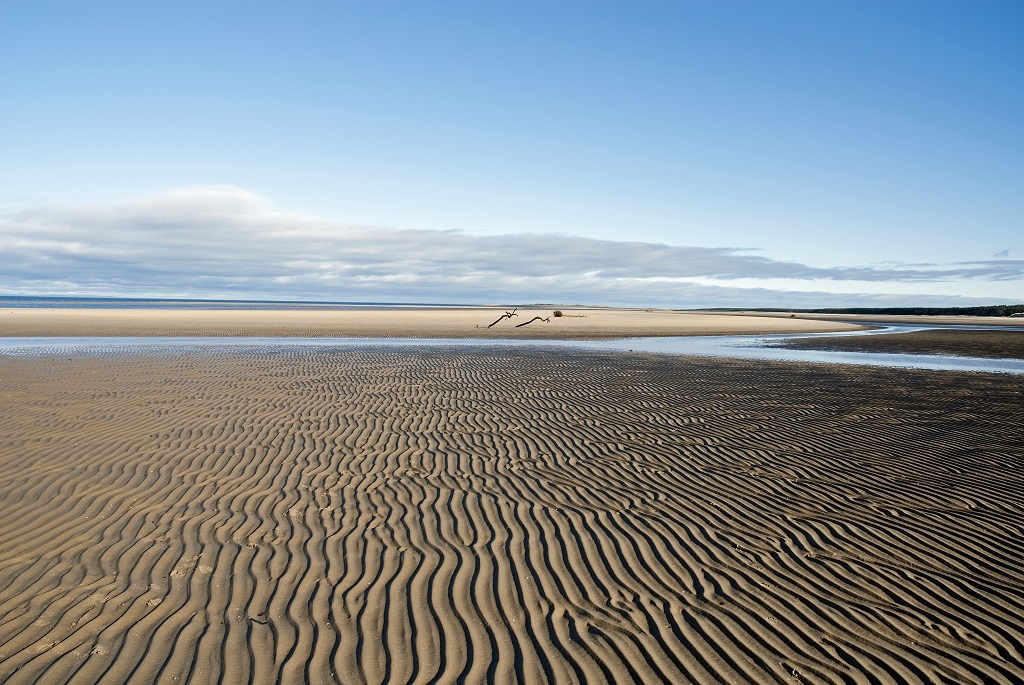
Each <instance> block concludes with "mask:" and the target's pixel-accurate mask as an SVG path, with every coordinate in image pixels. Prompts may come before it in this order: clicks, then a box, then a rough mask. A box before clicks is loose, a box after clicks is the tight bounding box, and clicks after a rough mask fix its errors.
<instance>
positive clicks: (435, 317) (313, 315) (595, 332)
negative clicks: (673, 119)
mask: <svg viewBox="0 0 1024 685" xmlns="http://www.w3.org/2000/svg"><path fill="white" fill-rule="evenodd" d="M510 309H511V308H509V309H505V308H501V309H497V308H492V307H438V308H418V309H399V308H381V309H373V308H365V309H320V310H317V309H222V310H210V309H186V310H183V309H57V308H51V309H45V308H40V309H29V308H25V309H16V308H11V309H3V310H0V337H4V336H12V337H14V336H17V337H22V336H39V337H44V336H62V337H74V336H244V337H316V338H323V337H355V338H363V337H365V338H397V337H406V338H499V339H500V338H530V339H558V338H563V339H564V338H569V339H597V338H622V337H643V336H671V335H733V334H746V333H751V334H759V333H760V334H764V333H813V332H830V331H847V330H857V329H858V328H859V327H858V326H856V325H851V324H844V323H835V322H828V321H808V320H799V319H768V318H764V317H753V316H748V317H724V316H719V315H716V314H699V313H681V312H673V311H669V310H652V311H643V310H630V309H573V310H570V309H565V310H562V311H563V313H564V316H561V317H556V316H553V310H549V309H544V310H542V309H521V310H518V311H517V312H516V316H515V317H513V318H510V319H504V320H502V321H501V322H500V323H497V324H495V325H494V326H492V327H489V326H490V324H492V323H493V322H495V321H496V320H497V319H498V318H499V317H501V316H502V315H503V314H504V312H505V311H510ZM535 317H542V318H543V319H547V321H543V320H538V321H534V322H533V323H528V324H527V325H525V326H521V325H520V324H524V323H526V322H529V321H530V320H531V319H534V318H535Z"/></svg>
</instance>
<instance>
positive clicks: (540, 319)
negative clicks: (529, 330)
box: [516, 316, 551, 328]
mask: <svg viewBox="0 0 1024 685" xmlns="http://www.w3.org/2000/svg"><path fill="white" fill-rule="evenodd" d="M534 321H543V322H544V323H551V319H545V318H544V317H542V316H535V317H533V318H532V319H530V320H529V321H524V322H523V323H521V324H517V325H516V328H522V327H523V326H525V325H526V324H530V323H533V322H534Z"/></svg>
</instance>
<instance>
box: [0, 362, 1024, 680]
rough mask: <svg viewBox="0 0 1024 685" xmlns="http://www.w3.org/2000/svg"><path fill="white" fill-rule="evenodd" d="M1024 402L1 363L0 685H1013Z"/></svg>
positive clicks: (917, 394) (966, 383)
mask: <svg viewBox="0 0 1024 685" xmlns="http://www.w3.org/2000/svg"><path fill="white" fill-rule="evenodd" d="M1022 396H1024V379H1021V378H1017V377H1009V376H1005V377H1004V376H993V375H987V374H962V373H953V372H950V373H935V372H925V371H909V370H891V369H867V368H857V367H840V366H833V365H815V366H811V365H799V364H787V363H781V362H773V363H766V362H744V361H724V360H715V359H698V358H682V357H679V358H672V357H666V356H641V355H630V354H618V353H590V352H583V351H572V350H547V351H545V350H541V349H535V350H527V349H524V350H510V349H508V348H504V349H492V350H488V349H486V348H473V349H468V348H467V349H455V348H443V347H430V348H428V347H424V348H418V349H410V348H404V349H399V348H387V347H379V348H377V347H374V348H359V349H356V348H348V349H344V348H339V349H311V348H296V347H292V348H276V349H275V348H265V349H260V350H249V351H248V352H244V353H243V352H238V351H235V352H223V351H222V352H216V353H214V352H209V353H203V354H196V353H189V354H185V353H177V354H176V353H174V352H173V351H167V352H166V353H161V354H153V355H149V356H118V355H114V354H110V353H103V352H99V351H98V352H96V353H93V354H83V355H81V356H75V357H70V358H69V357H67V356H39V357H2V356H0V426H2V427H3V428H2V431H0V539H2V540H3V543H2V545H0V682H11V683H68V682H75V683H99V682H104V683H121V682H139V683H150V682H196V683H208V682H220V683H229V684H233V683H250V682H254V683H273V682H311V683H332V682H338V683H362V682H366V683H385V682H386V683H406V682H413V683H421V682H422V683H427V682H468V683H477V682H487V681H493V682H499V683H506V682H507V683H512V682H529V683H543V682H557V683H583V682H586V683H605V682H619V683H625V682H637V683H659V682H661V683H687V682H697V683H715V682H723V683H724V682H732V683H775V682H778V683H783V682H814V683H890V682H906V683H925V682H927V683H935V682H950V683H952V682H956V683H968V682H979V683H980V682H993V683H1011V682H1021V681H1022V680H1024V656H1022V654H1024V629H1022V628H1021V622H1020V616H1021V615H1024V561H1022V559H1024V545H1022V543H1021V540H1022V535H1024V504H1022V502H1024V487H1022V482H1024V481H1022V477H1021V475H1020V473H1019V466H1020V459H1021V455H1022V454H1024V437H1022V434H1021V432H1020V431H1019V430H1017V428H1016V427H1018V426H1020V425H1021V423H1022V421H1024V403H1022V402H1021V397H1022Z"/></svg>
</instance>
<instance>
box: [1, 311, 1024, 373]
mask: <svg viewBox="0 0 1024 685" xmlns="http://www.w3.org/2000/svg"><path fill="white" fill-rule="evenodd" d="M865 323H866V324H867V325H877V326H878V328H876V329H873V330H866V331H847V332H842V333H801V334H781V335H706V336H686V337H680V336H673V337H655V338H623V339H613V340H493V339H485V338H196V337H188V338H177V337H174V338H172V337H167V338H161V337H147V338H125V337H116V338H114V337H112V338H100V337H91V338H54V337H47V338H0V355H5V356H18V357H21V356H36V355H51V354H58V355H60V354H86V355H93V354H109V353H117V352H120V353H125V352H134V353H146V352H147V351H157V350H163V351H170V350H181V351H185V350H212V349H220V350H233V349H240V348H267V347H316V348H322V347H367V346H376V347H417V346H430V347H436V346H448V347H477V346H479V347H543V348H552V347H568V348H574V349H589V350H622V351H629V352H646V353H655V354H669V355H682V356H686V355H697V356H702V357H726V358H732V359H764V360H779V361H795V362H822V363H831V364H859V365H864V366H887V367H901V368H912V369H935V370H945V371H987V372H996V373H1014V374H1024V359H986V358H981V357H958V356H952V355H925V354H883V353H874V352H848V351H834V350H807V349H794V348H787V347H782V346H780V343H783V342H785V341H786V340H792V339H796V338H831V337H836V336H844V337H846V336H859V335H879V334H891V333H908V332H911V331H920V330H929V329H932V330H933V329H938V328H942V329H958V330H1001V331H1006V330H1008V329H1007V328H998V327H988V326H914V325H884V324H870V322H865ZM1009 330H1013V329H1009ZM1015 332H1016V333H1017V334H1018V335H1024V329H1021V330H1017V331H1015Z"/></svg>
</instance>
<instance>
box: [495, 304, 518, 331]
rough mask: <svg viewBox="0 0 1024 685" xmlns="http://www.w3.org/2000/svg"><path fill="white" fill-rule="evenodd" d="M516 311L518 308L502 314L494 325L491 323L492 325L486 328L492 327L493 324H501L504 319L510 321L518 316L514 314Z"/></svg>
mask: <svg viewBox="0 0 1024 685" xmlns="http://www.w3.org/2000/svg"><path fill="white" fill-rule="evenodd" d="M516 309H519V307H516V308H515V309H513V310H512V311H510V312H505V313H504V314H502V315H501V316H499V317H498V320H497V321H495V322H494V323H492V324H491V325H490V326H488V328H491V327H492V326H494V324H497V323H501V322H502V321H504V320H505V319H511V318H512V317H513V316H519V315H518V314H516ZM516 328H518V326H516Z"/></svg>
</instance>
